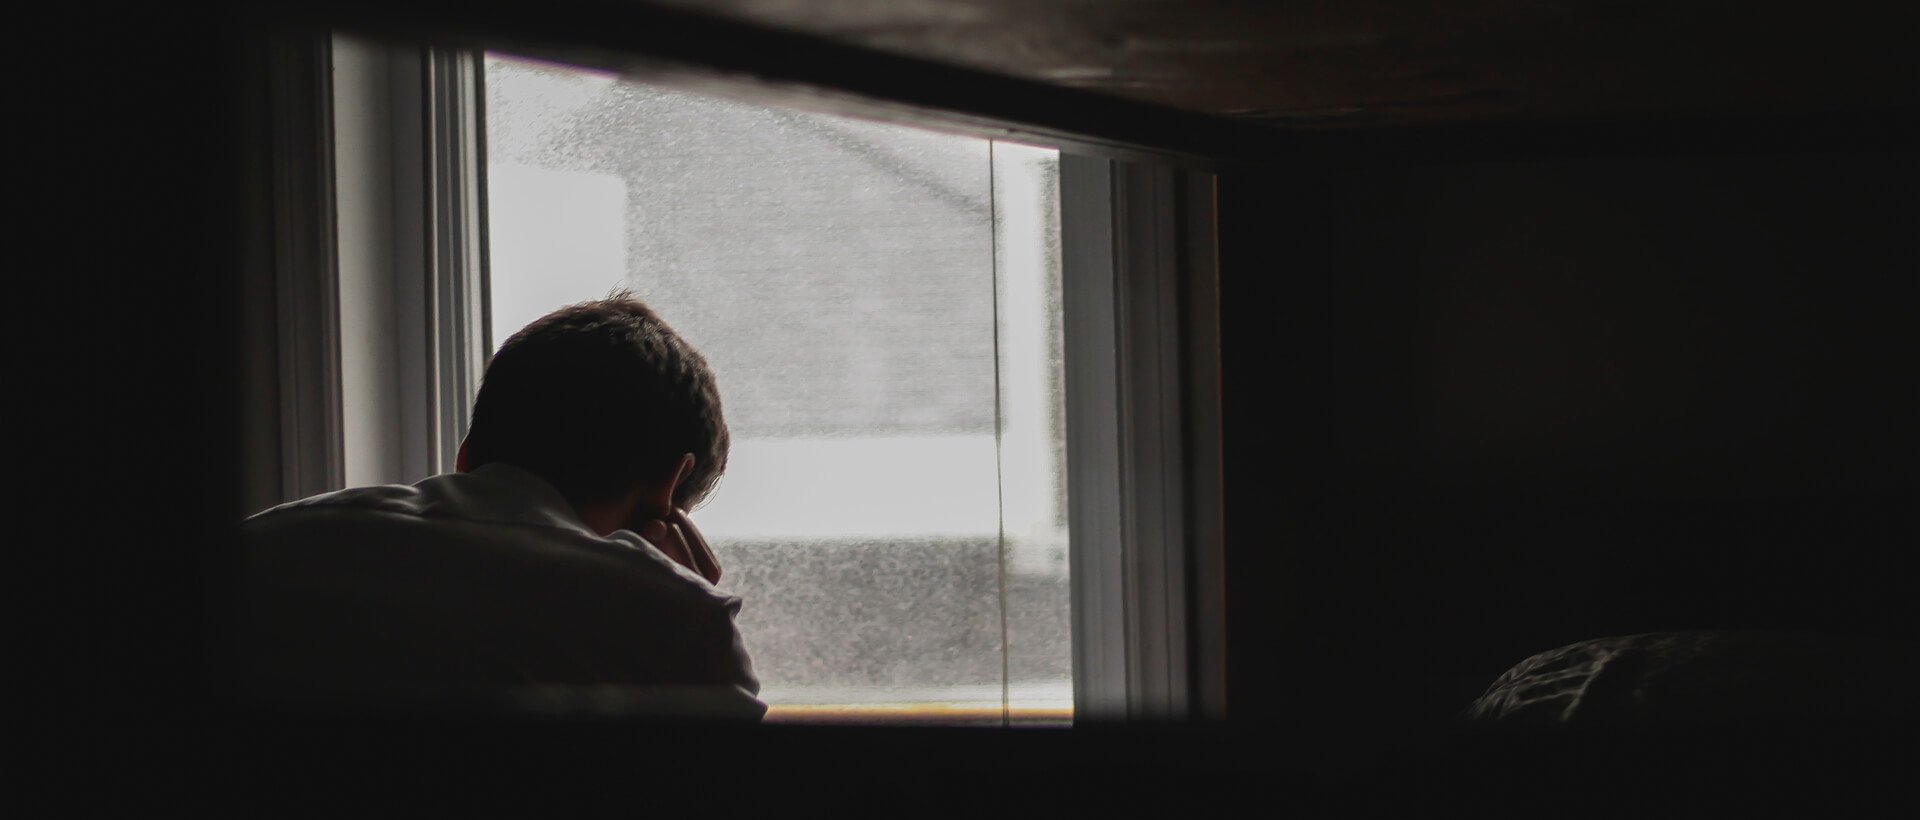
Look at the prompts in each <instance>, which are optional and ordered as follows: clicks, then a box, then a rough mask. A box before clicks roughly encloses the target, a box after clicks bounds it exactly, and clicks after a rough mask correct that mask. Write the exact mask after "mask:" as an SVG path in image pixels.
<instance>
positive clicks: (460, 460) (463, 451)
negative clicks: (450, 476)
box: [453, 438, 467, 473]
mask: <svg viewBox="0 0 1920 820" xmlns="http://www.w3.org/2000/svg"><path fill="white" fill-rule="evenodd" d="M453 471H454V472H456V473H464V472H466V471H467V440H466V439H464V438H463V439H461V440H460V452H459V453H458V454H456V455H455V456H454V457H453Z"/></svg>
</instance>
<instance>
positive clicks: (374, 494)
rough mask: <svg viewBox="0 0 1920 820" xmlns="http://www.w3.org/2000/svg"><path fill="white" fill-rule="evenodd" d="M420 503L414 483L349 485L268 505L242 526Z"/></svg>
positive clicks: (414, 509) (400, 509)
mask: <svg viewBox="0 0 1920 820" xmlns="http://www.w3.org/2000/svg"><path fill="white" fill-rule="evenodd" d="M422 505H423V495H422V493H421V491H420V488H419V487H417V486H409V485H406V484H380V485H374V486H368V487H349V488H347V489H344V490H334V491H332V492H325V493H319V494H317V495H310V496H307V497H306V498H301V499H297V500H294V501H289V502H287V503H285V504H280V505H278V506H274V507H269V508H267V509H265V510H262V511H260V512H258V513H255V514H253V515H251V516H248V517H247V519H246V520H245V521H244V522H243V523H242V526H243V527H245V528H248V529H258V528H260V527H262V526H266V525H269V524H271V523H274V522H277V521H279V520H282V519H285V518H289V517H293V516H298V515H302V514H310V513H325V512H339V511H346V510H356V509H358V510H383V511H387V512H396V513H416V514H417V513H418V512H419V511H420V509H421V507H422Z"/></svg>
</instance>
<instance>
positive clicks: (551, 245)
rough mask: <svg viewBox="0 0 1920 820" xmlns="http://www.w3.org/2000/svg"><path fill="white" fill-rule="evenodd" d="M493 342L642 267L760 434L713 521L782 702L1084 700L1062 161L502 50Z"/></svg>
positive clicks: (731, 473)
mask: <svg viewBox="0 0 1920 820" xmlns="http://www.w3.org/2000/svg"><path fill="white" fill-rule="evenodd" d="M485 89H486V98H487V99H486V109H485V110H486V115H485V134H486V157H487V168H486V180H487V182H486V184H487V196H486V203H487V207H486V212H487V222H486V228H487V230H486V233H487V237H488V240H489V249H490V255H489V261H488V270H487V273H486V276H487V283H488V284H487V288H486V293H487V294H488V299H487V302H488V305H487V309H488V316H489V320H490V325H491V327H492V329H493V336H494V338H493V339H492V340H491V343H492V345H493V346H494V347H498V345H499V344H500V343H501V342H502V341H504V337H505V336H506V334H508V333H511V332H512V331H513V330H515V329H517V328H520V327H522V326H524V325H525V324H526V323H527V322H529V321H532V320H533V319H535V318H537V317H539V316H540V315H542V314H544V313H546V312H547V311H549V310H552V309H554V308H557V307H560V306H562V305H565V304H568V303H571V302H577V301H582V300H586V299H592V298H597V297H599V296H603V295H605V294H606V293H607V292H608V291H609V290H610V289H612V288H614V287H629V288H632V289H633V290H635V291H636V292H637V293H638V295H640V297H641V298H642V299H645V300H646V301H647V302H648V303H649V304H651V305H653V306H654V307H655V308H656V309H658V310H659V311H660V312H661V315H662V316H664V317H666V318H667V320H668V321H669V322H670V323H672V324H673V325H674V326H675V329H676V330H678V331H679V332H680V333H681V334H682V335H684V336H686V337H687V339H688V340H689V342H691V343H692V344H693V345H694V346H695V347H696V348H697V349H699V350H700V351H702V352H703V353H704V354H705V355H706V357H707V359H708V361H709V362H710V363H711V364H712V365H713V367H714V370H715V373H716V374H717V376H718V378H719V381H720V387H721V395H722V398H723V400H724V402H725V407H726V414H727V419H728V424H729V426H730V428H731V429H732V434H733V451H732V455H731V456H730V458H729V466H728V470H727V473H726V476H725V477H724V478H723V480H722V482H721V485H720V488H719V489H718V491H716V492H715V494H714V496H713V497H712V499H711V503H710V504H709V505H708V506H706V508H704V509H702V510H699V511H698V512H697V513H696V514H695V516H694V520H695V521H696V522H697V523H698V524H699V525H700V527H701V529H702V531H703V532H705V533H706V535H707V537H708V539H709V540H710V541H711V542H712V544H713V545H714V549H715V551H716V552H717V553H718V554H719V557H720V559H721V561H722V566H723V567H725V568H726V571H727V572H726V575H725V577H724V578H723V579H722V581H721V587H722V589H725V590H726V591H728V592H729V593H732V594H738V595H741V596H743V597H744V599H745V601H746V605H745V607H744V608H743V610H742V612H741V615H740V618H739V624H740V628H741V632H742V634H743V635H744V637H745V640H746V641H747V646H748V649H749V651H751V652H752V654H753V658H754V665H755V669H756V671H757V672H758V673H759V675H760V678H761V684H762V687H763V691H762V694H761V697H762V699H764V700H766V701H767V703H768V704H769V706H770V712H769V719H773V720H779V719H806V718H810V717H817V716H822V715H826V716H834V717H838V718H855V717H858V718H873V717H876V716H882V715H884V716H887V717H889V718H891V719H902V718H905V719H924V720H939V721H943V722H966V721H969V720H986V721H992V722H999V721H1001V720H1003V719H1004V720H1010V721H1013V722H1020V723H1036V722H1038V723H1047V722H1054V723H1063V722H1066V721H1067V720H1069V719H1070V716H1071V713H1072V705H1073V687H1072V644H1071V637H1070V633H1071V622H1070V617H1069V609H1068V606H1067V603H1068V575H1067V531H1066V524H1067V521H1066V504H1065V499H1066V496H1065V487H1064V458H1063V454H1064V434H1063V425H1062V421H1063V419H1062V407H1061V404H1062V402H1061V397H1062V392H1061V386H1062V385H1061V373H1060V369H1061V368H1060V357H1061V342H1060V310H1059V300H1060V295H1059V284H1060V282H1059V252H1058V241H1057V237H1058V228H1059V217H1058V201H1059V197H1058V154H1057V152H1055V151H1051V150H1046V149H1041V148H1034V147H1030V146H1024V145H1016V144H1011V143H998V142H992V141H988V140H983V139H976V138H973V137H965V136H954V135H949V134H940V133H935V132H931V131H926V130H922V129H915V128H909V127H904V126H897V125H888V124H881V123H873V122H865V121H861V120H854V119H850V118H846V117H837V116H831V115H822V114H812V113H805V112H799V111H792V110H784V109H779V108H770V107H766V106H759V105H748V104H744V103H739V102H734V101H730V100H725V99H719V98H714V97H708V96H701V95H697V94H689V93H684V92H677V91H671V90H667V89H663V88H658V87H653V86H648V85H643V84H638V83H629V82H620V81H616V80H614V79H613V78H610V77H606V76H602V75H599V74H595V73H591V72H586V71H582V70H579V69H573V68H567V67H562V66H555V65H550V64H543V63H535V62H531V61H526V60H519V59H513V58H507V57H501V56H497V55H490V56H489V57H488V58H487V59H486V62H485Z"/></svg>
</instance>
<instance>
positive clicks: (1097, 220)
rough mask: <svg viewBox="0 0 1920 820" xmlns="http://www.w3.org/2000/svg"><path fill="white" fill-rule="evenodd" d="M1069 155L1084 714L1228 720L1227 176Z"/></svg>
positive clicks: (1065, 216)
mask: <svg viewBox="0 0 1920 820" xmlns="http://www.w3.org/2000/svg"><path fill="white" fill-rule="evenodd" d="M1060 162H1061V167H1060V187H1061V253H1062V266H1063V270H1062V279H1063V300H1064V303H1065V304H1064V306H1063V307H1064V310H1065V313H1066V315H1065V316H1064V317H1063V320H1064V326H1065V328H1064V329H1065V341H1066V345H1067V347H1066V363H1065V367H1066V372H1067V396H1066V400H1067V437H1068V443H1067V465H1068V466H1067V470H1068V478H1067V482H1068V487H1069V491H1068V496H1067V497H1068V506H1069V527H1068V537H1069V545H1070V546H1069V554H1070V563H1071V577H1072V585H1073V602H1074V604H1073V630H1074V632H1073V634H1074V639H1073V643H1074V700H1075V716H1076V717H1075V719H1076V721H1081V720H1085V721H1089V722H1112V721H1138V720H1149V721H1176V720H1193V719H1217V718H1221V717H1224V715H1225V690H1224V681H1225V656H1224V653H1225V641H1224V628H1225V602H1224V593H1223V589H1224V550H1223V546H1222V531H1221V511H1220V503H1219V491H1220V473H1219V468H1220V436H1219V430H1220V426H1219V414H1220V405H1219V333H1218V319H1217V316H1218V301H1217V298H1216V294H1217V268H1216V265H1215V259H1216V253H1215V241H1214V222H1215V216H1214V202H1215V200H1214V196H1213V185H1214V181H1213V177H1212V175H1210V174H1206V173H1202V172H1195V171H1182V170H1178V169H1175V168H1172V167H1169V166H1166V165H1160V164H1145V163H1133V162H1124V161H1119V160H1112V159H1102V158H1095V157H1088V156H1080V155H1074V154H1071V153H1062V155H1061V159H1060Z"/></svg>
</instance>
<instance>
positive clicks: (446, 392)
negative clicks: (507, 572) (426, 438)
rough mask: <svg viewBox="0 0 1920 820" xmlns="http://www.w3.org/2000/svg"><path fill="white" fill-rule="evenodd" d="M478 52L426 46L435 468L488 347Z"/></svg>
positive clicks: (451, 441) (445, 457)
mask: <svg viewBox="0 0 1920 820" xmlns="http://www.w3.org/2000/svg"><path fill="white" fill-rule="evenodd" d="M482 59H483V54H482V53H481V52H478V51H464V50H451V49H444V48H434V47H429V48H428V49H426V53H425V68H424V72H423V77H422V79H423V86H422V91H421V95H422V97H423V102H424V108H425V110H426V112H427V121H426V123H425V134H424V136H425V138H426V140H425V151H426V158H425V166H426V167H425V170H426V173H427V183H426V185H427V197H426V202H425V206H426V209H427V229H428V231H429V237H430V238H429V240H428V242H427V247H428V249H429V256H428V260H427V265H428V271H429V276H428V282H429V290H428V309H427V328H426V330H427V337H428V339H429V340H431V341H430V342H429V343H428V348H427V349H428V351H429V352H430V354H431V356H432V359H431V363H430V365H429V367H430V368H431V372H432V373H433V378H432V379H430V380H429V383H430V384H431V385H432V386H433V390H434V394H433V396H432V399H431V401H432V407H433V412H432V413H431V415H430V418H431V419H432V422H433V432H432V434H431V435H432V446H433V452H432V461H431V463H432V471H433V472H435V473H440V472H446V471H448V470H451V469H453V465H454V455H455V453H457V452H458V451H459V449H460V442H461V440H462V439H464V438H465V437H466V432H467V424H468V422H469V421H470V420H471V418H470V416H471V414H472V411H473V399H474V397H475V396H476V395H477V394H478V393H479V389H480V376H481V374H482V373H484V372H485V370H486V363H487V359H488V358H489V357H491V356H492V354H493V346H492V344H491V342H492V333H491V332H490V329H489V327H488V317H487V310H486V306H487V278H488V277H487V267H486V265H487V234H486V225H487V216H486V186H487V179H486V167H487V165H486V156H485V145H486V139H485V134H486V132H485V130H484V128H485V121H484V119H483V117H484V116H485V107H486V90H485V86H484V82H485V79H484V78H485V69H484V67H483V65H482V63H481V61H482Z"/></svg>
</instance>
